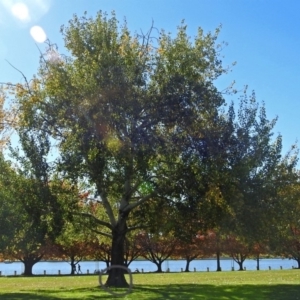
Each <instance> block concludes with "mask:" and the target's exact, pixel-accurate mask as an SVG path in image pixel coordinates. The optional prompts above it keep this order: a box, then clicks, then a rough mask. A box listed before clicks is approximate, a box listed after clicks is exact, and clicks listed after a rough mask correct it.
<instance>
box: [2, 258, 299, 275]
mask: <svg viewBox="0 0 300 300" xmlns="http://www.w3.org/2000/svg"><path fill="white" fill-rule="evenodd" d="M79 264H80V267H81V271H82V273H83V274H87V273H88V272H89V273H90V274H91V273H94V272H95V271H97V270H101V269H105V268H106V265H105V263H103V262H99V261H82V262H80V263H79ZM185 265H186V262H185V260H167V261H165V262H164V263H163V266H162V269H163V271H166V270H167V269H168V268H169V269H170V272H181V268H182V269H183V270H184V269H185ZM296 266H297V263H296V261H294V260H289V259H261V260H260V270H268V269H269V267H271V269H272V270H273V269H274V270H276V269H277V270H279V269H280V268H281V267H282V269H292V268H293V267H296ZM232 267H233V268H234V269H235V270H238V265H237V263H235V262H233V260H232V259H222V260H221V268H222V271H231V269H232ZM244 267H246V269H247V270H256V260H254V259H247V260H245V262H244ZM129 268H130V269H131V270H132V271H135V270H136V269H138V270H139V271H140V272H141V270H142V269H143V271H144V272H154V271H156V265H155V264H153V263H151V262H149V261H144V260H137V261H134V262H132V263H131V264H130V266H129ZM194 268H195V269H196V271H207V268H209V271H216V268H217V262H216V260H215V259H199V260H194V261H192V262H191V263H190V271H194ZM44 271H46V274H51V275H55V274H58V272H59V271H60V273H61V274H70V272H71V266H70V264H69V263H68V262H61V261H59V262H53V261H41V262H38V263H36V264H35V265H34V266H33V274H35V275H42V274H44ZM0 272H1V275H2V276H8V275H14V274H15V272H16V274H17V275H20V274H22V273H23V272H24V265H23V263H22V262H13V263H4V262H2V263H0Z"/></svg>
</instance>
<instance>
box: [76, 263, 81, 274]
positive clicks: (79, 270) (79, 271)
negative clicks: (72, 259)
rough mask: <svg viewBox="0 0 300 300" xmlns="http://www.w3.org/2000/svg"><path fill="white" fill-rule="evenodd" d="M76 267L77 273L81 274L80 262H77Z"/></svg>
mask: <svg viewBox="0 0 300 300" xmlns="http://www.w3.org/2000/svg"><path fill="white" fill-rule="evenodd" d="M77 269H78V271H77V274H79V273H81V274H82V272H81V267H80V264H78V266H77Z"/></svg>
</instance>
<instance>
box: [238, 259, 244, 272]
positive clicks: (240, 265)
mask: <svg viewBox="0 0 300 300" xmlns="http://www.w3.org/2000/svg"><path fill="white" fill-rule="evenodd" d="M237 263H238V265H239V267H240V268H239V271H244V269H243V263H244V261H237Z"/></svg>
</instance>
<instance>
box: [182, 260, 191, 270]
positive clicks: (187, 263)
mask: <svg viewBox="0 0 300 300" xmlns="http://www.w3.org/2000/svg"><path fill="white" fill-rule="evenodd" d="M191 261H192V260H191V259H189V258H187V259H186V265H185V270H184V272H189V271H190V262H191Z"/></svg>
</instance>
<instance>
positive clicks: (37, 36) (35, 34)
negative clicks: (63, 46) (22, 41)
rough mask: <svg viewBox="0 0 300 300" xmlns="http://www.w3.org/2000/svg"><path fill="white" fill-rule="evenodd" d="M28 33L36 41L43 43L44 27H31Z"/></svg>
mask: <svg viewBox="0 0 300 300" xmlns="http://www.w3.org/2000/svg"><path fill="white" fill-rule="evenodd" d="M30 34H31V36H32V38H33V39H34V40H35V41H36V42H37V43H44V42H45V41H46V39H47V35H46V33H45V31H44V29H43V28H42V27H40V26H33V27H31V29H30Z"/></svg>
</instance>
